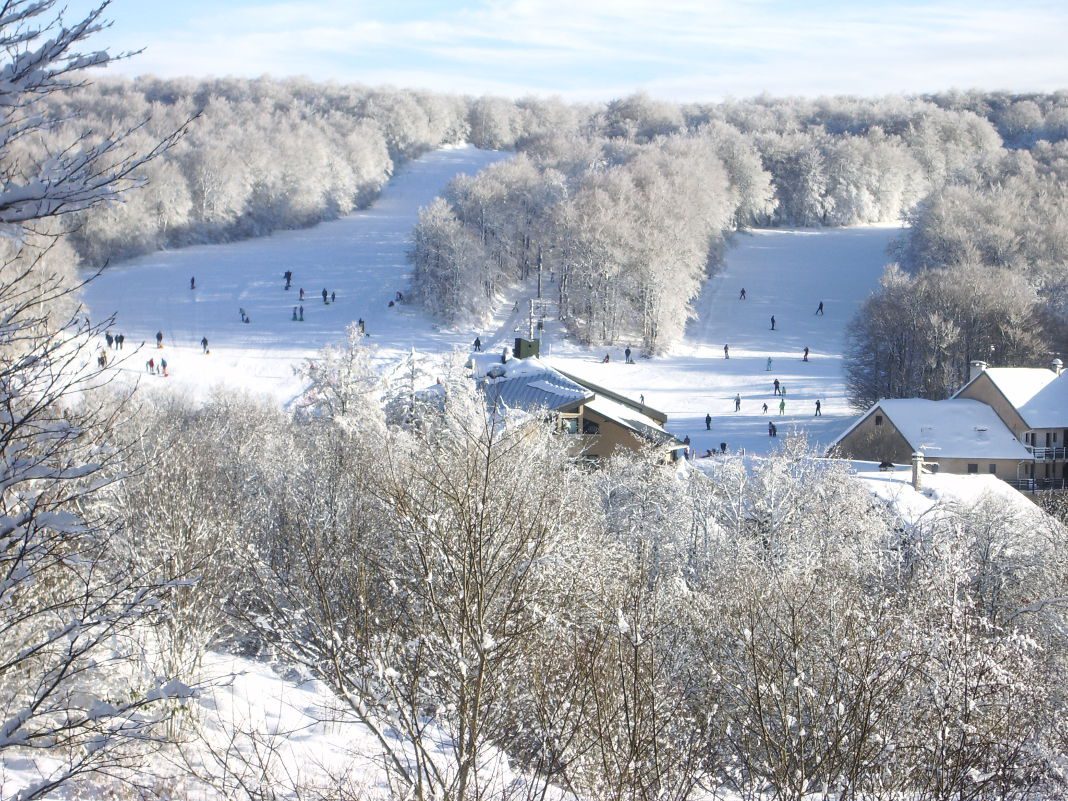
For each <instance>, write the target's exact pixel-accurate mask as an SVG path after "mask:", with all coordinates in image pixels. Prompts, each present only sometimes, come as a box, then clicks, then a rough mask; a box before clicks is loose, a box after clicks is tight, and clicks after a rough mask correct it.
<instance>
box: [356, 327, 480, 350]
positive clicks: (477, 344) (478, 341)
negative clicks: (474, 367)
mask: <svg viewBox="0 0 1068 801" xmlns="http://www.w3.org/2000/svg"><path fill="white" fill-rule="evenodd" d="M360 322H361V323H362V322H363V320H361V321H360ZM360 331H361V332H362V331H363V326H362V325H361V326H360ZM481 352H482V340H481V339H479V338H478V337H475V353H481Z"/></svg>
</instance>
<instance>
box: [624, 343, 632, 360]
mask: <svg viewBox="0 0 1068 801" xmlns="http://www.w3.org/2000/svg"><path fill="white" fill-rule="evenodd" d="M623 356H624V361H625V362H626V363H627V364H630V363H631V361H630V345H627V348H626V350H624V351H623Z"/></svg>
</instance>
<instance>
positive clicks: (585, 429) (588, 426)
mask: <svg viewBox="0 0 1068 801" xmlns="http://www.w3.org/2000/svg"><path fill="white" fill-rule="evenodd" d="M582 433H583V434H600V433H601V427H600V426H599V425H597V423H595V422H593V420H586V419H585V418H583V420H582Z"/></svg>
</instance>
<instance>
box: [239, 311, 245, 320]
mask: <svg viewBox="0 0 1068 801" xmlns="http://www.w3.org/2000/svg"><path fill="white" fill-rule="evenodd" d="M237 313H238V314H240V315H241V322H245V310H244V309H238V310H237Z"/></svg>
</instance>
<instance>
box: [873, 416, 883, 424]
mask: <svg viewBox="0 0 1068 801" xmlns="http://www.w3.org/2000/svg"><path fill="white" fill-rule="evenodd" d="M882 424H883V416H882V415H881V414H877V415H875V425H877V426H881V425H882Z"/></svg>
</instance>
